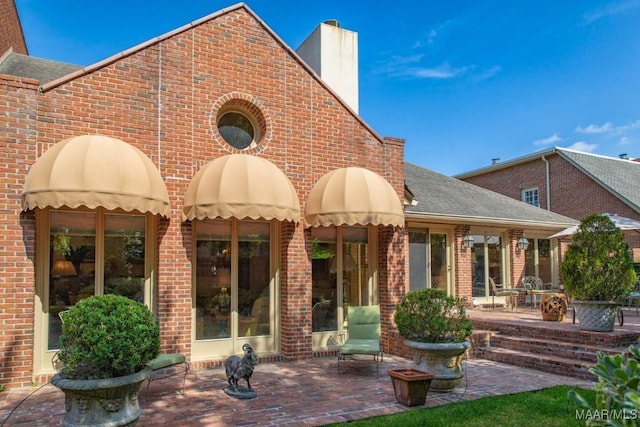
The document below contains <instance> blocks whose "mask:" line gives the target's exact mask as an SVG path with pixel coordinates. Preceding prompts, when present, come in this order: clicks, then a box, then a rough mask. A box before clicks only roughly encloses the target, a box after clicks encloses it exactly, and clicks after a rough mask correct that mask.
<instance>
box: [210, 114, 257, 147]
mask: <svg viewBox="0 0 640 427" xmlns="http://www.w3.org/2000/svg"><path fill="white" fill-rule="evenodd" d="M218 132H220V136H222V138H223V139H224V140H225V141H226V142H227V144H229V145H231V146H232V147H234V148H237V149H238V150H244V149H246V148H250V147H252V146H253V145H254V144H255V141H256V140H257V139H258V138H256V136H257V135H256V127H255V126H254V125H253V122H252V121H251V120H250V119H249V118H248V117H247V116H245V115H244V114H242V113H239V112H237V111H229V112H227V113H224V114H223V115H222V116H221V117H220V118H219V119H218Z"/></svg>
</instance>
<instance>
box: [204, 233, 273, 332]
mask: <svg viewBox="0 0 640 427" xmlns="http://www.w3.org/2000/svg"><path fill="white" fill-rule="evenodd" d="M270 236H271V231H270V225H269V223H268V222H264V221H237V220H202V221H199V222H198V224H197V237H196V255H197V262H196V289H195V307H196V331H195V332H196V340H214V339H226V338H238V337H257V336H268V335H270V334H271V333H272V331H271V302H270V301H271V297H270V296H271V277H272V274H271V270H270V260H271V258H270V257H271V252H270V241H271V237H270Z"/></svg>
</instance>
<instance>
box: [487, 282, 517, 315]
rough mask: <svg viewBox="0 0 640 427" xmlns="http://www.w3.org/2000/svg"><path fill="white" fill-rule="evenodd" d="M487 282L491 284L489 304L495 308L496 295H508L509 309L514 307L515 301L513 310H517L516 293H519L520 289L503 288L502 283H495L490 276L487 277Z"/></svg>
mask: <svg viewBox="0 0 640 427" xmlns="http://www.w3.org/2000/svg"><path fill="white" fill-rule="evenodd" d="M489 284H490V285H491V305H492V307H493V308H494V309H495V308H496V297H509V303H510V305H511V310H513V309H514V308H513V307H514V301H515V310H516V311H518V295H519V294H520V291H518V290H516V289H510V288H505V287H503V286H502V285H497V284H496V282H495V281H494V280H493V279H492V278H491V277H489Z"/></svg>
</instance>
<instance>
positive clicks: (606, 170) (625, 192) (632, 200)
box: [556, 148, 640, 212]
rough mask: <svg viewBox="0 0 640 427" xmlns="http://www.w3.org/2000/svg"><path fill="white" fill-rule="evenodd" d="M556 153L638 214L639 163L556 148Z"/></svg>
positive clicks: (639, 193)
mask: <svg viewBox="0 0 640 427" xmlns="http://www.w3.org/2000/svg"><path fill="white" fill-rule="evenodd" d="M556 151H557V153H558V154H559V155H560V156H562V157H563V158H565V159H566V160H567V161H568V162H570V163H571V164H573V165H574V166H575V167H577V168H578V169H580V170H582V171H583V172H584V173H585V174H587V175H588V176H590V177H591V179H593V180H594V181H596V182H597V183H599V184H600V185H602V186H603V187H604V188H605V189H607V190H608V191H610V192H611V193H613V194H614V195H615V196H616V197H618V198H620V199H621V200H623V201H624V202H626V203H627V204H629V205H631V206H632V207H633V208H634V209H635V210H636V211H638V212H640V163H638V162H635V161H632V160H625V159H620V158H616V157H605V156H599V155H595V154H589V153H581V152H579V151H572V150H567V149H563V148H556Z"/></svg>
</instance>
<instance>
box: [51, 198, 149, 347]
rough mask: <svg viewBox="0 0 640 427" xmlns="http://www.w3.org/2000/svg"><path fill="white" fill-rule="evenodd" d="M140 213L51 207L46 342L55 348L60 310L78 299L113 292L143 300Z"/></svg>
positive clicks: (142, 236)
mask: <svg viewBox="0 0 640 427" xmlns="http://www.w3.org/2000/svg"><path fill="white" fill-rule="evenodd" d="M145 223H146V218H145V216H144V215H134V214H124V213H123V214H119V213H118V214H116V213H104V212H103V211H102V210H99V211H97V212H96V211H92V212H89V211H86V212H82V211H64V210H51V211H50V214H49V230H50V231H49V266H50V268H49V289H48V307H49V308H48V312H49V317H48V322H49V325H48V339H47V348H48V349H49V350H54V349H57V348H58V340H59V338H60V332H61V320H60V318H59V313H60V312H61V311H64V310H68V309H69V307H71V306H73V305H75V304H76V303H77V302H78V301H79V300H81V299H83V298H86V297H89V296H92V295H103V294H117V295H123V296H126V297H128V298H131V299H134V300H136V301H139V302H144V301H145V295H144V293H145V277H146V273H145Z"/></svg>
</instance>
